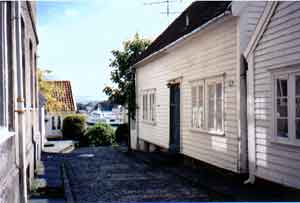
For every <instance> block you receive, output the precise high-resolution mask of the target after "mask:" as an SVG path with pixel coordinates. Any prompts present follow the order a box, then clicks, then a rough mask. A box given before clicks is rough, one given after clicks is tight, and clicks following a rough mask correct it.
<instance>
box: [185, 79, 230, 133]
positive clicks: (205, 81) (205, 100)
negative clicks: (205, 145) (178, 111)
mask: <svg viewBox="0 0 300 203" xmlns="http://www.w3.org/2000/svg"><path fill="white" fill-rule="evenodd" d="M219 83H221V85H222V97H221V98H222V102H221V104H222V107H221V111H222V113H221V116H222V129H221V130H217V129H216V126H217V124H216V122H217V116H215V117H214V127H215V128H214V129H209V128H208V122H209V119H208V118H209V116H208V113H209V112H208V105H209V102H208V99H209V98H208V86H209V85H211V84H214V85H215V102H214V105H215V106H214V109H215V115H216V105H217V101H216V85H217V84H219ZM195 86H196V87H197V88H196V104H197V105H199V87H200V86H202V87H203V109H204V119H203V120H204V125H203V126H204V127H203V128H200V127H194V126H193V112H192V108H193V105H192V97H193V95H192V89H193V87H195ZM224 89H225V88H224V76H214V77H209V78H203V79H198V80H193V81H191V115H190V116H191V122H190V129H191V130H192V131H196V132H203V133H207V134H212V135H222V136H224V135H225V128H224V123H225V119H224Z"/></svg>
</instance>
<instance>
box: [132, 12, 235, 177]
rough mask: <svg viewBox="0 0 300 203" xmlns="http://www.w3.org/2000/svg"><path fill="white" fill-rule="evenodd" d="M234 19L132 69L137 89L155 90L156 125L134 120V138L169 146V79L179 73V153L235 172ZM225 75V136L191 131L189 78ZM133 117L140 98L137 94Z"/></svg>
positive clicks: (231, 18) (210, 27) (140, 115)
mask: <svg viewBox="0 0 300 203" xmlns="http://www.w3.org/2000/svg"><path fill="white" fill-rule="evenodd" d="M236 32H237V19H236V18H235V17H232V16H226V17H223V18H222V19H220V20H219V21H218V22H216V23H214V24H211V25H209V26H208V27H207V28H205V29H204V30H202V31H200V32H199V33H197V34H194V36H193V37H192V38H191V39H187V40H185V41H184V42H181V43H180V44H179V45H178V46H176V47H174V48H172V49H171V50H169V51H168V53H166V54H164V55H162V56H160V57H157V58H156V59H154V60H152V61H151V62H148V63H146V64H142V65H140V66H139V67H138V68H137V76H136V77H137V84H138V93H141V92H142V90H146V89H153V88H155V89H156V123H155V125H151V124H148V123H145V122H143V121H140V122H139V125H138V126H139V137H140V138H141V139H143V140H145V141H147V142H150V143H153V144H156V145H159V146H163V147H166V148H168V147H169V119H170V118H169V101H170V98H169V88H168V87H167V83H168V81H169V80H171V79H174V78H178V77H181V124H180V127H181V153H183V154H185V155H187V156H190V157H193V158H196V159H199V160H202V161H204V162H207V163H210V164H213V165H216V166H218V167H221V168H225V169H228V170H231V171H235V172H239V171H240V168H239V167H240V165H241V163H239V162H240V160H239V157H240V152H239V145H240V141H239V140H240V139H239V135H238V132H239V131H238V128H239V123H238V118H237V115H238V114H237V88H236V85H233V86H230V85H229V81H230V80H233V81H234V84H237V83H239V81H237V67H238V63H237V58H238V57H237V35H236ZM222 73H226V75H225V78H224V79H225V80H224V84H225V85H224V86H225V87H224V111H225V116H224V117H225V121H224V126H225V136H217V135H211V134H208V133H205V132H198V131H192V130H191V129H190V125H191V123H190V121H191V84H190V81H192V80H195V79H201V78H205V77H211V76H214V75H219V74H222ZM138 98H139V99H138V106H139V107H140V108H139V109H140V110H139V118H142V108H141V102H142V96H141V95H138Z"/></svg>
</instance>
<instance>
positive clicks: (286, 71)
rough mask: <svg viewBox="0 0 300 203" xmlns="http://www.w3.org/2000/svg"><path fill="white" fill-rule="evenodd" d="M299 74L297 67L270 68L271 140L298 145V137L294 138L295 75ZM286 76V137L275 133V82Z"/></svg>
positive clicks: (299, 143) (299, 144)
mask: <svg viewBox="0 0 300 203" xmlns="http://www.w3.org/2000/svg"><path fill="white" fill-rule="evenodd" d="M296 75H298V76H300V69H299V67H286V68H279V69H276V70H271V86H272V97H271V99H272V119H271V122H272V123H271V126H272V135H271V136H270V139H271V141H272V142H275V143H280V144H286V145H293V146H300V139H296V124H295V121H296V92H295V90H296V89H295V87H296V84H295V82H296V80H295V78H296V77H295V76H296ZM282 77H287V80H288V81H287V83H288V88H287V90H288V92H287V98H288V137H287V138H285V137H279V136H278V135H277V113H276V112H277V89H276V85H277V84H276V82H277V79H278V78H282Z"/></svg>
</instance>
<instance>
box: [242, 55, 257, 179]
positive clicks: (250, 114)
mask: <svg viewBox="0 0 300 203" xmlns="http://www.w3.org/2000/svg"><path fill="white" fill-rule="evenodd" d="M247 62H248V71H247V120H248V163H249V178H248V180H246V181H245V182H244V183H245V184H247V183H251V184H254V182H255V173H256V149H255V148H256V143H255V118H254V70H253V69H254V67H253V65H254V56H253V53H251V54H250V56H249V57H248V58H247Z"/></svg>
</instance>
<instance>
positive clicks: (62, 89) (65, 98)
mask: <svg viewBox="0 0 300 203" xmlns="http://www.w3.org/2000/svg"><path fill="white" fill-rule="evenodd" d="M48 82H49V83H51V84H53V85H54V88H53V93H52V95H53V96H54V97H55V98H56V100H57V101H59V102H61V103H62V106H61V107H60V108H61V109H60V111H76V107H75V105H76V104H75V101H74V97H73V93H72V87H71V82H70V81H68V80H53V81H48Z"/></svg>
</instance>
